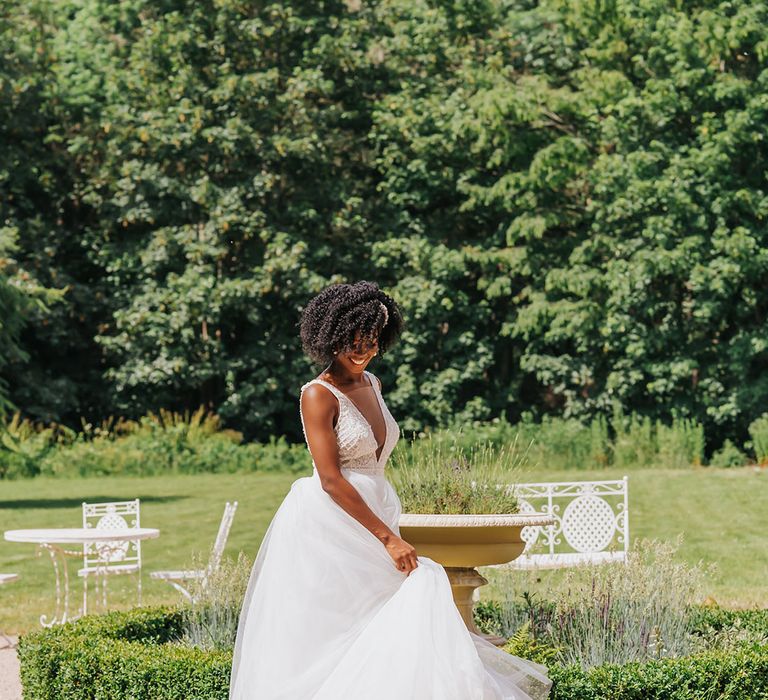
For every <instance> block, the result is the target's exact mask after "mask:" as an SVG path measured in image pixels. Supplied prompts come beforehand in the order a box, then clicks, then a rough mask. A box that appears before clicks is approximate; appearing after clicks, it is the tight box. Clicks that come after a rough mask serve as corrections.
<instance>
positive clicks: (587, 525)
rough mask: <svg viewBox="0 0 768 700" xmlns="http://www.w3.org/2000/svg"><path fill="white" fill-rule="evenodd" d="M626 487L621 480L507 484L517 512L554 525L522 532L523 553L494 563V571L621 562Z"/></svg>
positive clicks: (626, 522)
mask: <svg viewBox="0 0 768 700" xmlns="http://www.w3.org/2000/svg"><path fill="white" fill-rule="evenodd" d="M628 484H629V480H628V477H626V476H625V477H624V478H623V479H617V480H607V481H562V482H551V483H545V482H541V483H530V484H517V485H514V486H509V487H508V489H509V490H510V491H512V492H513V493H514V494H515V495H516V496H517V498H518V503H519V505H520V512H521V513H525V514H541V515H551V516H552V517H554V518H555V523H554V524H553V525H545V526H540V525H538V526H529V527H525V528H523V531H522V533H521V536H522V538H523V540H525V542H526V546H525V549H524V550H523V553H522V554H521V555H520V557H518V558H517V559H515V560H514V561H512V562H510V563H508V564H500V565H497V566H498V568H512V569H531V568H559V567H561V566H574V565H577V564H580V563H582V562H587V561H591V562H605V561H626V559H627V554H628V552H629V493H628ZM563 508H565V509H564V510H563ZM563 550H567V551H563Z"/></svg>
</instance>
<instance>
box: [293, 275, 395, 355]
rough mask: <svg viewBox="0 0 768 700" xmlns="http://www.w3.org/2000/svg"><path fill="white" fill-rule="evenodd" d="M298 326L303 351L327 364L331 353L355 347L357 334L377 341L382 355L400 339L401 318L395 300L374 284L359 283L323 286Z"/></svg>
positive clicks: (310, 302)
mask: <svg viewBox="0 0 768 700" xmlns="http://www.w3.org/2000/svg"><path fill="white" fill-rule="evenodd" d="M382 304H383V305H384V306H385V307H386V309H387V313H386V318H387V322H386V323H384V319H385V313H384V309H383V308H382V307H381V305H382ZM299 325H300V327H301V333H300V334H301V345H302V347H303V348H304V352H305V353H307V355H308V356H309V358H310V359H311V360H312V361H314V362H316V363H317V364H321V365H329V364H330V363H331V362H332V361H333V357H334V352H336V351H338V352H342V353H343V352H350V351H351V350H352V349H353V348H354V345H355V342H354V340H355V335H356V334H357V333H358V332H359V333H360V338H366V339H372V338H378V342H379V352H380V353H381V354H382V355H383V354H384V352H386V350H387V349H388V348H390V347H392V345H394V343H395V341H396V340H397V338H398V337H399V336H400V333H401V331H402V328H403V317H402V315H401V314H400V309H399V308H398V306H397V304H396V303H395V300H394V299H392V297H390V296H388V295H387V294H385V293H384V292H382V291H381V290H380V289H379V287H378V285H377V284H376V283H375V282H366V281H361V282H355V283H354V284H333V285H331V286H330V287H326V288H325V289H324V290H323V291H322V292H320V293H319V294H318V295H317V296H315V297H313V298H312V299H311V300H310V301H309V303H308V304H307V306H306V308H305V309H304V311H303V312H302V314H301V321H300V323H299Z"/></svg>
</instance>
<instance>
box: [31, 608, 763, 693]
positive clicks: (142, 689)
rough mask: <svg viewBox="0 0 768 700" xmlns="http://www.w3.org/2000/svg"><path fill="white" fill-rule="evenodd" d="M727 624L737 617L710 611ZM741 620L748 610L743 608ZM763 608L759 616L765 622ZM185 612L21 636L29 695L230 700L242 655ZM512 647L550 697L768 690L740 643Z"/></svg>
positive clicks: (758, 661) (759, 650) (141, 611)
mask: <svg viewBox="0 0 768 700" xmlns="http://www.w3.org/2000/svg"><path fill="white" fill-rule="evenodd" d="M702 614H703V615H705V616H707V615H708V616H709V617H708V618H707V619H708V620H710V621H713V622H714V623H716V624H727V621H728V619H729V617H728V616H729V614H728V613H725V612H720V611H718V612H712V611H705V612H703V613H702ZM734 614H735V615H737V616H739V615H741V613H734ZM761 615H762V613H756V614H755V615H754V616H752V618H751V619H752V622H753V623H754V624H755V625H757V624H762V623H763V622H764V621H765V619H764V617H762V616H761ZM183 620H184V613H183V610H182V609H181V608H170V607H166V606H163V607H156V608H137V609H135V610H131V611H128V612H110V613H107V614H106V615H101V616H93V615H90V616H87V617H84V618H81V619H80V620H77V621H76V622H70V623H67V624H65V625H62V626H57V627H53V628H50V629H44V630H40V631H36V632H32V633H30V634H26V635H22V636H21V637H20V639H19V647H18V652H19V659H20V662H21V680H22V685H23V690H24V697H25V698H34V700H95V699H96V698H98V699H99V700H126V699H128V698H130V700H178V698H185V700H215V699H216V700H226V699H227V697H228V694H229V676H230V670H231V666H232V653H231V651H227V650H212V651H206V650H203V649H199V648H189V647H187V646H185V645H183V644H181V643H180V639H181V637H182V636H183V627H184V622H183ZM505 649H506V650H507V651H509V652H511V653H514V654H515V655H517V656H525V657H528V658H533V659H534V660H541V662H542V663H546V664H547V666H548V669H549V676H550V677H551V678H552V679H553V681H554V684H553V687H552V693H551V695H550V700H566V699H567V700H605V699H606V698H621V700H647V699H651V698H652V699H653V700H700V699H701V698H709V697H711V698H719V699H720V700H745V699H748V698H754V699H755V700H757V699H758V698H764V697H766V695H767V694H768V649H767V648H765V647H761V646H758V645H756V644H745V643H740V644H737V645H736V646H735V647H734V648H733V649H732V650H730V651H728V652H724V651H710V652H706V653H702V654H697V655H695V656H690V657H685V658H679V659H661V660H654V661H650V662H648V663H639V662H634V663H630V664H625V665H623V666H619V665H606V666H600V667H597V668H593V669H590V670H583V669H581V668H579V667H578V666H575V665H571V666H567V667H563V666H559V665H558V664H557V662H556V661H555V660H554V657H553V656H552V649H551V647H548V646H547V645H546V644H545V643H543V642H541V641H540V640H537V639H535V638H534V637H533V636H532V635H531V634H530V630H526V629H523V630H521V631H519V633H518V634H517V635H515V636H513V638H512V639H510V641H509V642H508V644H507V645H506V647H505Z"/></svg>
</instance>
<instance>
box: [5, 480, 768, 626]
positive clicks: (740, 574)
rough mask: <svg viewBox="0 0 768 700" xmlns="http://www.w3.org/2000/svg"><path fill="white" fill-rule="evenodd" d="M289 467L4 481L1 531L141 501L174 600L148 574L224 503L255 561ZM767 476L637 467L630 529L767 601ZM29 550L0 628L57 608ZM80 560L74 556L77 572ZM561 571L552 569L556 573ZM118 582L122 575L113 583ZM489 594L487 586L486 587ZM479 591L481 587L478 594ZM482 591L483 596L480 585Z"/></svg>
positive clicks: (202, 534)
mask: <svg viewBox="0 0 768 700" xmlns="http://www.w3.org/2000/svg"><path fill="white" fill-rule="evenodd" d="M621 476H623V472H621V471H618V470H615V469H606V470H600V471H580V472H579V473H578V474H574V472H573V471H562V470H561V471H551V470H546V469H536V470H532V471H524V472H523V473H522V474H521V478H522V479H523V480H525V481H571V480H588V479H615V478H620V477H621ZM297 478H299V477H297V476H296V475H293V474H274V473H271V474H264V473H249V474H202V475H180V476H168V477H166V476H155V477H146V478H141V477H127V478H122V477H98V478H87V479H86V478H84V479H72V480H69V479H61V478H57V479H50V478H37V479H34V480H22V481H5V482H0V529H2V530H3V531H4V530H10V529H17V528H31V527H79V526H80V524H81V510H80V507H81V506H80V504H81V503H82V501H84V500H85V501H111V500H127V499H130V498H136V497H139V498H140V499H141V502H142V504H141V523H142V525H143V526H146V527H157V528H159V529H160V537H159V538H158V539H155V540H147V541H145V542H144V543H143V545H142V556H143V560H144V561H143V566H144V573H143V577H142V587H143V602H144V604H155V603H174V602H178V601H179V600H180V596H179V594H178V593H177V592H176V591H175V590H174V589H172V588H171V587H170V586H169V585H168V584H164V583H162V582H159V581H153V580H151V579H150V578H149V572H150V571H152V570H155V569H171V568H181V567H185V566H188V565H189V563H190V560H191V557H192V556H193V554H194V553H203V552H205V553H207V550H208V548H210V546H211V545H212V544H213V540H214V538H215V536H216V531H217V528H218V524H219V521H220V519H221V514H222V510H223V508H224V502H225V501H227V500H237V501H238V503H239V506H238V510H237V513H236V515H235V519H234V523H233V525H232V530H231V532H230V537H229V541H228V543H227V548H226V550H225V552H224V556H226V557H231V558H232V559H235V558H236V557H237V555H238V552H240V551H244V552H245V553H246V555H247V556H248V558H249V559H250V560H253V558H254V557H255V556H256V552H257V550H258V545H259V543H260V542H261V539H262V537H263V535H264V532H265V531H266V529H267V526H268V525H269V522H270V520H271V518H272V516H273V515H274V512H275V510H276V509H277V507H278V506H279V505H280V503H281V502H282V500H283V498H284V497H285V495H286V493H287V492H288V490H289V488H290V485H291V484H292V483H293V481H295V480H296V479H297ZM766 480H768V474H762V473H761V474H758V473H755V472H754V471H753V470H752V469H750V468H740V469H711V468H702V469H691V470H680V469H670V470H661V469H644V470H637V471H633V472H630V476H629V507H630V535H631V538H632V540H634V539H635V538H637V537H641V538H656V539H660V540H674V539H675V538H676V536H677V535H678V534H679V533H683V536H684V541H683V545H682V547H681V550H680V553H681V556H683V557H684V559H685V561H687V562H689V563H691V564H695V563H696V562H698V561H699V560H700V559H703V560H704V561H705V562H716V563H717V565H718V571H717V573H716V574H715V575H714V576H713V577H712V578H711V579H710V582H709V586H708V588H707V590H706V591H705V594H706V595H708V596H711V597H713V598H715V599H716V600H717V601H718V602H719V603H720V604H721V605H723V606H728V607H754V606H762V607H765V606H768V550H767V549H766V547H765V544H764V543H765V530H766V527H767V526H768V518H767V517H766V515H765V513H768V484H766V483H765V481H766ZM34 552H35V546H34V545H32V544H20V543H16V542H7V541H5V540H4V539H3V540H0V572H4V573H10V572H15V573H18V574H20V578H19V580H18V581H15V582H13V583H9V584H6V585H5V586H3V587H2V588H0V631H2V632H5V633H8V634H14V633H23V632H25V631H30V630H33V629H37V628H39V622H38V618H39V615H40V614H41V613H46V614H49V615H50V614H52V612H53V607H54V586H53V581H54V579H53V568H52V566H51V564H50V561H49V560H48V559H47V555H46V557H40V558H37V557H35V555H34ZM76 564H77V561H76V560H70V561H69V565H70V573H71V574H72V578H76V576H75V575H74V570H75V566H76ZM553 573H554V574H555V575H557V573H558V572H553ZM119 579H122V581H119ZM135 580H136V579H135V577H130V576H127V577H115V578H113V579H112V580H111V581H110V584H109V586H110V591H111V593H112V595H110V604H111V605H112V607H115V608H128V607H132V606H133V605H135V603H136V587H135ZM486 588H488V589H489V590H490V587H486ZM72 589H73V593H72V596H71V606H70V607H71V609H76V608H77V606H78V605H79V604H80V602H81V599H82V593H81V591H82V587H81V581H80V580H77V581H74V582H72ZM481 590H482V589H481ZM482 597H483V598H486V597H487V596H486V593H485V591H483V593H482Z"/></svg>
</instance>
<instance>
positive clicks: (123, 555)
mask: <svg viewBox="0 0 768 700" xmlns="http://www.w3.org/2000/svg"><path fill="white" fill-rule="evenodd" d="M139 508H140V503H139V499H138V498H135V499H133V500H132V501H112V502H110V503H86V502H85V501H84V502H83V527H85V528H90V527H93V528H96V529H99V530H116V529H122V528H139V527H141V522H140V517H139ZM121 574H137V579H138V581H137V589H138V604H139V605H141V540H126V541H124V542H87V543H85V544H83V567H82V568H81V569H79V570H78V572H77V575H78V576H81V577H83V615H87V614H88V578H89V577H90V576H96V584H97V586H98V583H99V581H101V597H102V607H103V609H104V610H106V609H107V579H108V577H109V576H112V575H121ZM96 590H97V596H98V588H97V589H96Z"/></svg>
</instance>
